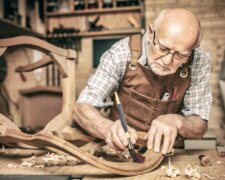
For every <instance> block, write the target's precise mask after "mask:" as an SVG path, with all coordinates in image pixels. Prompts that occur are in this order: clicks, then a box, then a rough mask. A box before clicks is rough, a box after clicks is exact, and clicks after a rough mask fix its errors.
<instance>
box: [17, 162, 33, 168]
mask: <svg viewBox="0 0 225 180" xmlns="http://www.w3.org/2000/svg"><path fill="white" fill-rule="evenodd" d="M32 166H33V163H31V162H26V161H23V162H22V163H21V164H20V167H32Z"/></svg>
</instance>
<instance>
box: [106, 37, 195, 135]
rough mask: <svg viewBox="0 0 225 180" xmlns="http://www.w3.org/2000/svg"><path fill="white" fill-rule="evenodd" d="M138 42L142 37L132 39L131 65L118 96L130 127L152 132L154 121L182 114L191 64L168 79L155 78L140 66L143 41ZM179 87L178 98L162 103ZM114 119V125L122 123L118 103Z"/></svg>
mask: <svg viewBox="0 0 225 180" xmlns="http://www.w3.org/2000/svg"><path fill="white" fill-rule="evenodd" d="M138 38H139V39H141V38H140V36H139V35H135V36H132V37H131V40H130V49H131V61H130V62H128V63H127V66H126V70H125V74H124V77H123V79H122V81H121V84H120V86H119V89H118V96H119V98H120V101H121V104H122V106H123V109H124V113H125V116H126V119H127V123H128V125H129V126H130V127H133V128H135V129H136V130H140V131H148V130H149V128H150V125H151V122H152V120H154V119H155V118H157V117H158V116H160V115H164V114H170V113H176V114H177V113H180V109H181V106H182V102H183V98H184V94H185V92H186V90H187V88H188V87H189V86H190V83H191V70H190V68H189V62H190V61H188V63H186V64H184V65H183V66H182V68H178V70H177V71H176V73H174V74H171V75H167V76H159V75H156V74H154V73H153V72H152V71H151V69H150V68H146V67H144V66H142V65H141V64H139V63H137V60H138V56H140V54H141V53H140V52H141V47H140V44H141V40H138ZM132 42H133V43H132ZM138 51H139V52H138ZM134 59H135V60H134ZM175 87H177V95H176V98H174V99H172V98H169V100H161V98H162V96H163V94H165V93H169V94H170V95H171V96H172V94H173V91H174V88H175ZM110 118H111V119H112V120H114V121H115V120H117V119H119V116H118V112H117V107H116V103H115V102H114V106H113V108H112V111H111V114H110Z"/></svg>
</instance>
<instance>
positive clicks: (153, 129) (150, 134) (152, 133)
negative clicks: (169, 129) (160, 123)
mask: <svg viewBox="0 0 225 180" xmlns="http://www.w3.org/2000/svg"><path fill="white" fill-rule="evenodd" d="M155 133H156V127H155V126H154V125H152V126H151V127H150V129H149V131H148V142H147V147H148V149H152V148H153V144H154V139H155Z"/></svg>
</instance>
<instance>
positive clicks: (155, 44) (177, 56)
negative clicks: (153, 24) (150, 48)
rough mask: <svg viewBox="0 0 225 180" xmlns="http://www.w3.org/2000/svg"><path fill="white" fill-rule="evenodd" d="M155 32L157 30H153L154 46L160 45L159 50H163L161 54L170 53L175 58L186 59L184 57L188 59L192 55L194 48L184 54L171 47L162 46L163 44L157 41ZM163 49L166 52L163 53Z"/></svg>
mask: <svg viewBox="0 0 225 180" xmlns="http://www.w3.org/2000/svg"><path fill="white" fill-rule="evenodd" d="M155 34H156V33H155V31H153V40H152V42H153V45H154V46H158V51H161V52H160V54H161V55H163V56H167V55H168V54H172V55H173V58H175V59H184V58H185V59H188V58H189V57H190V56H191V54H192V51H193V50H191V51H190V53H188V55H183V54H181V53H180V52H178V51H174V52H171V49H169V48H166V49H164V48H162V46H160V44H159V43H156V42H155V36H156V35H155ZM163 51H164V52H165V53H163Z"/></svg>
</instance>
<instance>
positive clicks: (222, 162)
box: [0, 150, 225, 180]
mask: <svg viewBox="0 0 225 180" xmlns="http://www.w3.org/2000/svg"><path fill="white" fill-rule="evenodd" d="M200 154H205V155H207V156H208V157H210V159H211V162H212V165H211V166H208V167H203V166H200V161H199V159H198V156H199V155H200ZM170 159H171V163H172V165H173V166H176V167H177V168H179V169H180V171H181V175H180V176H178V177H177V178H173V179H186V178H185V176H184V169H185V167H186V166H187V165H188V164H190V165H199V167H200V169H201V174H208V175H210V176H214V177H215V176H219V175H225V157H219V155H218V152H217V151H216V150H175V155H174V156H172V157H170ZM9 163H18V164H20V163H21V159H20V158H12V157H0V174H1V175H15V174H17V175H18V174H20V175H28V174H29V175H72V176H74V177H82V178H83V179H86V180H87V179H127V180H128V179H129V180H130V179H131V180H136V179H137V180H140V179H141V180H143V179H170V178H167V177H166V175H165V170H161V169H160V168H161V166H162V165H164V166H168V158H167V157H165V158H164V160H163V162H162V163H161V165H160V166H159V167H158V168H157V169H156V170H155V171H153V172H150V173H147V174H144V175H139V176H133V177H121V176H118V175H112V174H110V173H108V172H106V171H103V170H101V169H98V168H96V167H93V166H91V165H88V164H82V165H75V166H51V167H45V168H43V169H35V168H33V167H19V168H8V167H7V165H8V164H9ZM201 179H208V178H206V177H204V176H202V178H201ZM220 179H225V176H224V177H222V178H220Z"/></svg>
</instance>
